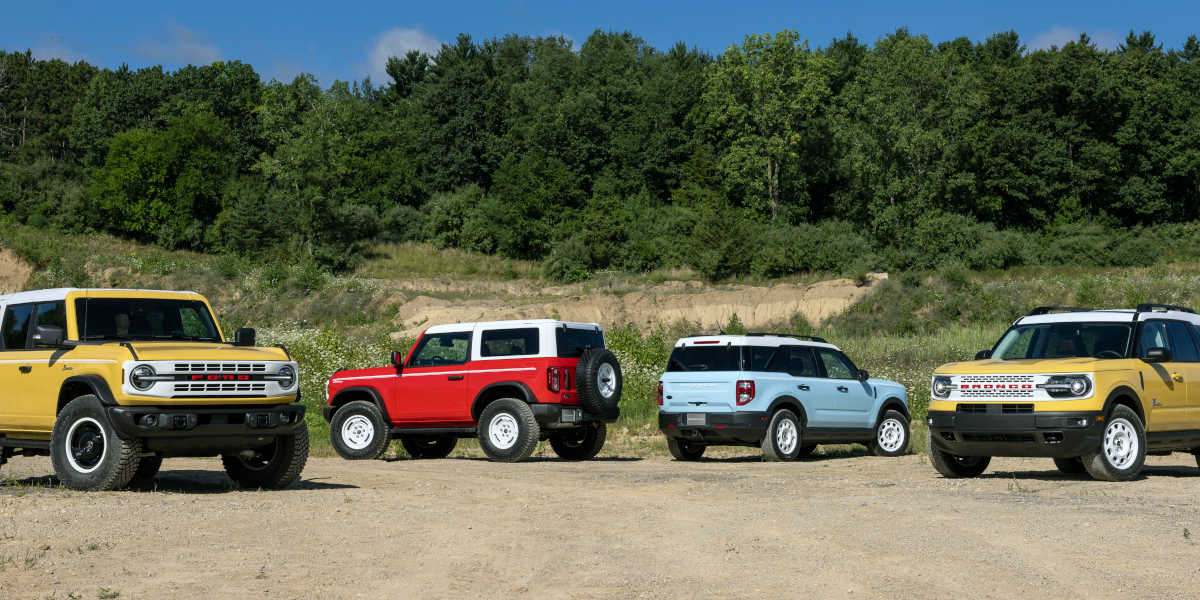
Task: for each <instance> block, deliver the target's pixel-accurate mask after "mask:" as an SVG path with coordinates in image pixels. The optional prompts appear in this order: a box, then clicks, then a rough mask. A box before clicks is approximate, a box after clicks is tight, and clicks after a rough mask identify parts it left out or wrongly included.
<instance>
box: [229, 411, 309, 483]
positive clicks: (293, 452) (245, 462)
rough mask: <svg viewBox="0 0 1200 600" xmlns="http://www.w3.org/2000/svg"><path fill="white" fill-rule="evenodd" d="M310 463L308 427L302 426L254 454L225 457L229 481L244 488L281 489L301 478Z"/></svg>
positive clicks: (245, 453)
mask: <svg viewBox="0 0 1200 600" xmlns="http://www.w3.org/2000/svg"><path fill="white" fill-rule="evenodd" d="M306 462H308V426H307V425H301V426H300V428H299V429H297V430H296V431H295V433H292V434H290V435H278V436H275V441H274V442H272V443H270V444H268V445H266V446H263V447H262V448H259V449H257V450H253V451H246V452H240V453H238V454H223V455H221V463H222V464H224V465H225V472H226V473H227V474H229V478H230V479H232V480H234V481H235V482H237V484H238V485H239V486H241V487H244V488H250V489H253V488H263V489H272V490H278V489H282V488H285V487H287V486H289V485H291V484H293V483H295V482H296V480H298V479H300V472H301V471H303V470H304V463H306Z"/></svg>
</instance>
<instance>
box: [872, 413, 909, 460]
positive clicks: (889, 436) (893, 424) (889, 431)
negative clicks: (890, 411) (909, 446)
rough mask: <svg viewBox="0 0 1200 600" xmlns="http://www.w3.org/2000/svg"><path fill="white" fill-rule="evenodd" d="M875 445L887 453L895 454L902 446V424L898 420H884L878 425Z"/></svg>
mask: <svg viewBox="0 0 1200 600" xmlns="http://www.w3.org/2000/svg"><path fill="white" fill-rule="evenodd" d="M876 443H878V444H879V447H880V448H883V449H884V450H885V451H887V452H895V451H897V450H899V449H900V447H901V446H902V445H903V444H904V424H903V423H901V422H900V421H899V420H898V419H885V420H884V421H883V423H880V424H879V431H878V432H877V433H876Z"/></svg>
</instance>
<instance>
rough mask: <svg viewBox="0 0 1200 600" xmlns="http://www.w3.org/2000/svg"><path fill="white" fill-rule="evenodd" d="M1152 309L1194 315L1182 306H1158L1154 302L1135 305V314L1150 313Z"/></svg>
mask: <svg viewBox="0 0 1200 600" xmlns="http://www.w3.org/2000/svg"><path fill="white" fill-rule="evenodd" d="M1154 309H1161V310H1176V311H1179V312H1185V313H1192V314H1195V313H1196V311H1194V310H1192V309H1190V308H1187V307H1184V306H1175V305H1174V304H1158V303H1155V302H1143V303H1141V304H1139V305H1137V312H1152V311H1153V310H1154Z"/></svg>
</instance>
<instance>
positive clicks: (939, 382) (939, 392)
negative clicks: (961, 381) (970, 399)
mask: <svg viewBox="0 0 1200 600" xmlns="http://www.w3.org/2000/svg"><path fill="white" fill-rule="evenodd" d="M933 395H934V396H937V397H938V398H945V397H947V396H949V395H950V378H949V377H934V378H933Z"/></svg>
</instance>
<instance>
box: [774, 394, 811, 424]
mask: <svg viewBox="0 0 1200 600" xmlns="http://www.w3.org/2000/svg"><path fill="white" fill-rule="evenodd" d="M783 404H790V405H794V406H795V407H796V409H797V410H798V411H799V413H800V414H798V415H796V416H797V417H799V418H800V426H801V427H808V413H807V412H805V409H804V403H803V402H801V401H800V399H799V398H796V397H795V396H779V397H778V398H775V399H774V400H772V401H771V406H770V407H769V408H768V409H767V413H769V414H774V413H775V411H776V410H778V409H779V407H780V405H783Z"/></svg>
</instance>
